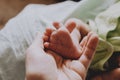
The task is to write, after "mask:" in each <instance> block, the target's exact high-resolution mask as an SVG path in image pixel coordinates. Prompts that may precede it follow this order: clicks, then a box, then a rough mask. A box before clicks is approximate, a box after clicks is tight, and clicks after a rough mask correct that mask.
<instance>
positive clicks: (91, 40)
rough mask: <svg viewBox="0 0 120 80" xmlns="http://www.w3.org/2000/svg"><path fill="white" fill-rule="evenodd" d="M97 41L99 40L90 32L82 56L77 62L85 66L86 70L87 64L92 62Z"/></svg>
mask: <svg viewBox="0 0 120 80" xmlns="http://www.w3.org/2000/svg"><path fill="white" fill-rule="evenodd" d="M98 41H99V40H98V36H97V34H95V33H91V32H90V33H89V34H88V40H87V43H86V45H85V47H84V49H83V52H82V56H81V57H80V59H79V61H80V62H81V63H82V64H83V65H84V66H85V68H88V67H89V64H90V63H91V61H92V58H93V56H94V53H95V51H96V47H97V44H98Z"/></svg>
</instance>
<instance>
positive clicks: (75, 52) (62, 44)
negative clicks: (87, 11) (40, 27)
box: [44, 26, 81, 59]
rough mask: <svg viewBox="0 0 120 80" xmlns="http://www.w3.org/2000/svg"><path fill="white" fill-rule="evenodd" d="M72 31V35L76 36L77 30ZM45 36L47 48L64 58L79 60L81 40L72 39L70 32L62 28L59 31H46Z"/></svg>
mask: <svg viewBox="0 0 120 80" xmlns="http://www.w3.org/2000/svg"><path fill="white" fill-rule="evenodd" d="M70 27H71V26H70ZM70 27H69V29H70ZM72 29H73V30H72V32H73V33H72V34H74V35H75V34H76V33H77V32H76V31H77V29H75V28H72ZM77 35H78V33H77ZM79 35H80V34H79ZM45 36H46V39H45V43H44V46H45V48H47V49H50V50H52V51H54V52H56V53H57V54H59V55H61V56H62V57H64V58H70V59H78V58H79V57H80V55H81V50H80V45H79V40H78V39H75V37H71V34H70V31H69V30H68V29H67V28H65V27H61V28H59V29H58V30H53V29H50V28H49V29H46V32H45ZM79 37H80V36H79ZM73 38H74V39H73Z"/></svg>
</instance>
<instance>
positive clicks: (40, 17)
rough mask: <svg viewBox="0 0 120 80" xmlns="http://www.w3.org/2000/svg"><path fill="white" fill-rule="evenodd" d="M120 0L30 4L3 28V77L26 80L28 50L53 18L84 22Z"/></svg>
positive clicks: (0, 65)
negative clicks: (26, 52) (38, 33)
mask: <svg viewBox="0 0 120 80" xmlns="http://www.w3.org/2000/svg"><path fill="white" fill-rule="evenodd" d="M115 1H116V0H83V1H81V2H78V3H75V2H72V1H66V2H63V3H58V4H53V5H37V4H31V5H28V6H27V7H26V8H25V9H24V10H23V11H22V12H21V13H20V14H19V15H18V16H16V17H14V18H13V19H11V20H10V21H9V22H8V23H7V24H6V26H5V28H4V29H2V30H1V31H0V80H24V77H25V50H26V49H27V48H28V47H29V45H30V44H31V43H32V41H33V39H34V37H35V35H36V33H37V32H38V31H39V32H41V33H42V32H44V30H45V28H46V27H47V26H50V27H52V22H53V21H60V22H64V21H66V20H67V19H68V18H74V17H75V18H80V19H82V20H83V21H85V22H86V21H88V20H89V19H91V20H94V18H95V16H96V15H97V14H98V13H100V12H101V11H104V10H106V9H107V8H108V7H109V6H110V5H112V4H114V3H115Z"/></svg>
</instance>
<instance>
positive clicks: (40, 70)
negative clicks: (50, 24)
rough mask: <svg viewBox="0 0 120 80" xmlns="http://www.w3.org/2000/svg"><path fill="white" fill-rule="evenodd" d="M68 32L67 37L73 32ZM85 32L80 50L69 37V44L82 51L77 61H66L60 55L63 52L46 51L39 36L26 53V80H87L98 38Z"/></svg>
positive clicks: (39, 35) (41, 37)
mask: <svg viewBox="0 0 120 80" xmlns="http://www.w3.org/2000/svg"><path fill="white" fill-rule="evenodd" d="M67 24H68V25H69V21H68V22H66V24H65V25H67ZM76 24H77V23H76ZM79 27H80V25H79ZM67 30H68V31H65V33H64V35H65V36H68V35H69V34H70V33H69V32H71V31H73V30H71V31H70V30H69V28H67ZM78 30H80V28H78ZM57 31H58V32H57V33H59V32H60V31H61V30H60V29H58V30H57ZM84 31H86V30H84ZM84 31H83V32H84ZM83 32H81V33H82V34H81V36H82V38H83V39H82V41H81V42H80V43H79V45H80V46H81V47H79V48H77V47H76V46H77V45H76V43H73V42H72V41H71V40H72V37H71V36H69V37H67V38H68V42H71V44H73V45H75V46H74V47H73V49H76V48H77V49H80V50H81V53H80V54H79V57H77V58H76V59H66V58H64V57H62V56H60V55H58V54H60V53H61V51H60V52H59V51H58V52H59V53H57V52H54V51H52V50H48V49H47V50H44V45H43V44H44V41H43V40H44V39H43V36H41V34H38V35H37V37H36V38H35V40H34V42H33V43H32V45H31V46H30V47H29V48H28V50H27V52H26V80H85V77H86V73H87V70H88V67H89V65H90V63H91V60H92V58H93V56H94V53H95V49H96V47H97V43H98V36H97V35H96V34H94V33H92V32H90V33H88V32H84V33H83ZM66 33H67V34H66ZM86 33H88V34H86ZM71 34H72V33H71ZM55 35H59V34H55ZM84 36H86V37H84ZM71 44H70V45H71ZM65 45H66V44H65ZM60 49H62V48H60ZM60 49H58V50H60ZM78 51H79V50H78ZM76 54H77V53H76Z"/></svg>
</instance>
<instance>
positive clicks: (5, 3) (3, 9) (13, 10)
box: [0, 0, 59, 29]
mask: <svg viewBox="0 0 120 80" xmlns="http://www.w3.org/2000/svg"><path fill="white" fill-rule="evenodd" d="M56 2H59V1H58V0H0V29H2V28H3V27H4V25H5V23H6V22H7V21H8V20H9V19H10V18H12V17H14V16H16V15H17V14H18V13H19V12H20V11H21V10H22V9H23V8H24V7H25V6H26V5H28V4H31V3H34V4H52V3H56Z"/></svg>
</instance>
